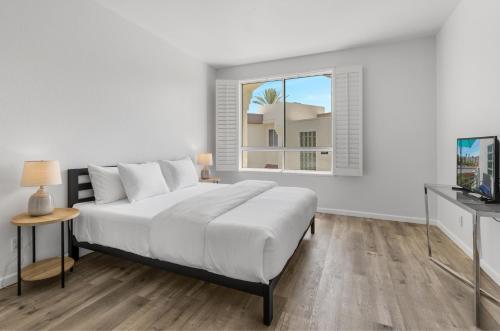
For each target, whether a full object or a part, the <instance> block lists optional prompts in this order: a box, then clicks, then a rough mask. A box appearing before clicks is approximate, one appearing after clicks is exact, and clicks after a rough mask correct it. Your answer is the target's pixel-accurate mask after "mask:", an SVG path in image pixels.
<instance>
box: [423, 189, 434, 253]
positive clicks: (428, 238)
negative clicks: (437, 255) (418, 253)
mask: <svg viewBox="0 0 500 331" xmlns="http://www.w3.org/2000/svg"><path fill="white" fill-rule="evenodd" d="M424 192H425V222H426V224H427V250H428V252H429V257H432V250H431V239H430V237H429V226H430V224H429V196H428V195H427V188H426V187H424Z"/></svg>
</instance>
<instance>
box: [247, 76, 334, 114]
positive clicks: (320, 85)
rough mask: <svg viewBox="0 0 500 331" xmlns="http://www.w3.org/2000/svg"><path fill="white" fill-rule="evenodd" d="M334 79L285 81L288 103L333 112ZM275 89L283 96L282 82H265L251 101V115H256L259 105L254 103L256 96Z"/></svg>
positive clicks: (317, 78) (321, 77) (318, 78)
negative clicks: (317, 107)
mask: <svg viewBox="0 0 500 331" xmlns="http://www.w3.org/2000/svg"><path fill="white" fill-rule="evenodd" d="M331 84H332V79H331V78H330V77H325V76H312V77H302V78H293V79H287V80H285V89H286V102H298V103H302V104H305V105H314V106H321V107H324V108H325V112H327V113H329V112H331V111H332V101H331V95H332V85H331ZM268 88H275V89H276V90H277V91H278V92H279V93H280V94H281V95H283V89H282V85H281V81H280V80H278V81H271V82H265V83H263V84H262V85H261V86H259V87H258V88H257V89H255V90H254V92H253V98H252V100H251V101H250V108H249V112H250V113H256V112H257V110H258V109H259V107H260V106H259V105H257V104H255V103H253V100H254V98H255V96H258V95H261V94H262V93H263V92H264V90H265V89H268Z"/></svg>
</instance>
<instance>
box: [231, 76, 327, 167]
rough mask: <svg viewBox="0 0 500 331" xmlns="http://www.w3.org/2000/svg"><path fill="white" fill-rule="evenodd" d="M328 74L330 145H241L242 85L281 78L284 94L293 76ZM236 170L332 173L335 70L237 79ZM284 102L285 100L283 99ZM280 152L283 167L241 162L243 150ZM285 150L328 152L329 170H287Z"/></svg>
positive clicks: (284, 141) (284, 139) (284, 138)
mask: <svg viewBox="0 0 500 331" xmlns="http://www.w3.org/2000/svg"><path fill="white" fill-rule="evenodd" d="M321 75H330V76H331V77H332V84H331V87H330V88H331V91H330V92H331V112H332V116H331V123H330V124H331V137H330V139H331V147H285V146H283V147H280V146H278V147H244V146H243V85H245V84H252V83H266V82H270V81H276V80H281V86H282V90H283V95H286V89H285V81H286V80H287V79H294V78H306V77H313V76H321ZM238 87H239V88H238V171H239V172H266V173H281V174H299V175H315V176H325V175H326V176H333V175H334V164H335V159H334V158H335V152H334V151H335V145H334V144H335V139H334V137H335V132H334V128H335V125H334V124H335V119H334V117H335V116H334V114H335V70H334V69H324V70H318V71H310V72H301V73H292V74H284V75H278V76H268V77H263V78H256V79H246V80H240V81H238ZM284 101H285V102H286V100H284ZM283 115H284V116H285V117H286V109H284V114H283ZM285 143H286V120H285V132H284V137H283V144H285ZM270 151H273V152H280V154H281V164H282V165H283V167H282V168H281V169H267V168H244V167H242V163H243V152H270ZM286 152H329V153H331V155H332V162H331V164H330V170H327V171H316V170H287V169H285V167H286V164H285V154H286Z"/></svg>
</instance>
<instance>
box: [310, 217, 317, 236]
mask: <svg viewBox="0 0 500 331" xmlns="http://www.w3.org/2000/svg"><path fill="white" fill-rule="evenodd" d="M315 222H316V217H315V216H313V218H312V220H311V234H314V233H315V232H316V224H315Z"/></svg>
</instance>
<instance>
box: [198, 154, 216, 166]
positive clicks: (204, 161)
mask: <svg viewBox="0 0 500 331" xmlns="http://www.w3.org/2000/svg"><path fill="white" fill-rule="evenodd" d="M197 163H198V164H200V165H204V166H211V165H213V164H214V163H213V160H212V153H202V154H199V155H198V160H197Z"/></svg>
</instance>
